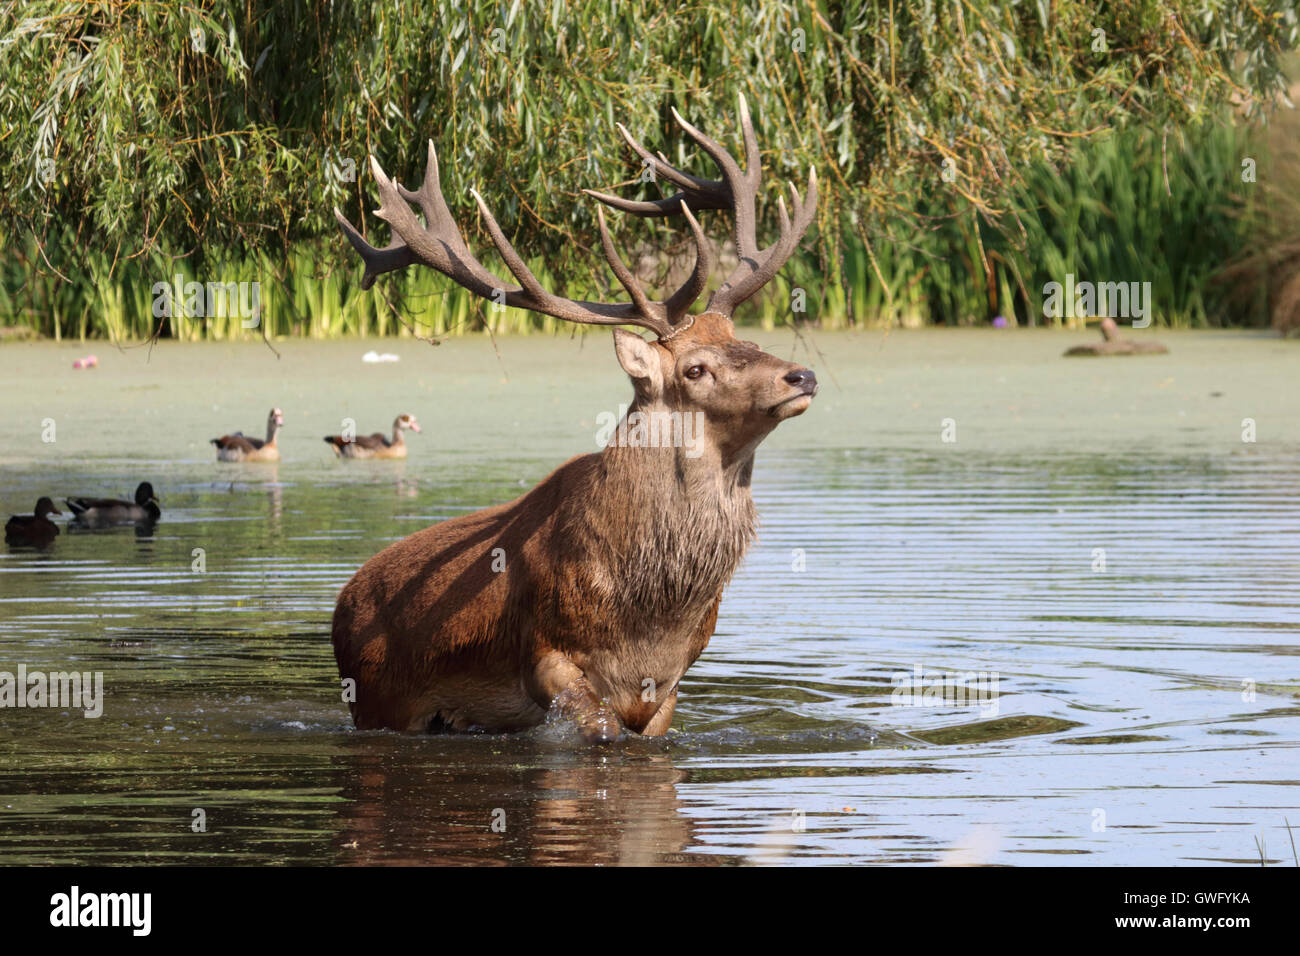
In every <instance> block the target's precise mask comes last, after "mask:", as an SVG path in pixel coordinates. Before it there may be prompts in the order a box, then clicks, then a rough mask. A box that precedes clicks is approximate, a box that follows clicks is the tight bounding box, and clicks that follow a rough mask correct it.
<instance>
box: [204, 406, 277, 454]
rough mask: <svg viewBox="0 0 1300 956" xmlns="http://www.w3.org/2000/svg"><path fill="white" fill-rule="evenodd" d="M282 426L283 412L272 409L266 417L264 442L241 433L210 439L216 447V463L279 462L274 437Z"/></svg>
mask: <svg viewBox="0 0 1300 956" xmlns="http://www.w3.org/2000/svg"><path fill="white" fill-rule="evenodd" d="M283 424H284V412H282V411H280V409H278V408H273V409H271V414H269V415H268V416H267V417H266V441H262V440H261V439H260V438H249V437H248V436H246V435H245V434H244V433H243V432H235V433H234V434H233V435H222V436H221V437H220V438H213V439H211V441H212V444H214V445H216V446H217V461H279V460H280V449H279V448H277V447H276V444H275V436H276V435H277V434H278V433H279V431H280V427H281V426H282V425H283Z"/></svg>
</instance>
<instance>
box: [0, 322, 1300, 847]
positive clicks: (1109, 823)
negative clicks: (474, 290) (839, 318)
mask: <svg viewBox="0 0 1300 956" xmlns="http://www.w3.org/2000/svg"><path fill="white" fill-rule="evenodd" d="M760 338H761V340H762V341H763V343H764V344H765V345H767V346H769V347H771V348H773V350H775V351H778V352H779V353H780V354H783V355H789V354H791V352H792V350H793V352H794V354H795V355H796V356H797V357H798V358H799V359H800V360H801V361H809V362H810V363H811V364H812V365H814V367H816V368H817V370H818V374H819V378H820V379H821V380H822V382H823V383H824V385H823V390H822V393H821V395H820V396H819V397H818V399H817V401H816V402H815V403H814V405H813V407H812V409H811V410H810V411H809V412H808V413H807V414H806V415H804V416H803V417H802V418H799V419H795V420H793V421H791V422H788V423H785V424H783V425H782V426H781V427H780V429H778V431H777V433H776V434H775V435H774V436H773V437H772V438H771V439H770V440H769V441H768V443H767V444H766V445H765V446H764V447H763V448H762V449H761V450H760V453H759V461H758V467H757V470H756V476H755V483H754V495H755V498H756V500H757V503H758V507H759V511H760V514H761V516H762V530H761V539H760V541H759V543H758V545H757V546H756V547H755V548H754V550H753V551H751V553H750V555H749V557H748V558H747V560H746V563H745V564H744V566H743V567H742V569H741V571H740V572H739V573H738V574H737V576H736V578H735V580H734V581H733V583H732V585H731V587H730V589H729V590H728V592H727V595H726V597H725V599H724V601H723V606H722V614H721V617H720V619H719V623H718V629H717V633H716V634H715V636H714V638H713V642H712V643H711V645H710V646H709V648H708V650H707V651H706V653H705V654H704V656H703V657H702V658H701V660H700V661H699V662H698V663H697V664H696V665H695V667H694V668H692V669H691V671H690V672H689V673H688V675H687V677H686V679H685V681H684V682H683V686H682V693H681V700H680V704H679V707H678V711H677V718H676V720H675V722H674V728H673V732H672V733H671V734H670V736H669V737H668V738H667V739H666V740H663V741H652V740H631V741H628V742H626V743H622V744H619V745H615V746H612V747H609V748H605V749H592V748H587V747H583V746H581V745H580V744H577V743H576V742H575V741H574V740H573V739H572V737H571V736H570V735H569V734H567V733H566V731H565V729H564V728H563V727H548V728H544V729H542V730H539V731H536V732H533V733H530V734H524V735H519V736H516V737H445V736H419V735H400V734H393V733H358V732H356V731H354V730H352V729H351V727H350V723H349V719H348V716H347V711H346V708H345V706H344V705H343V703H342V702H341V699H340V690H339V684H338V679H337V678H338V675H337V671H336V669H335V665H334V660H333V656H332V652H331V650H330V645H329V636H328V626H329V619H330V614H331V612H332V609H333V602H334V597H335V595H336V593H337V591H338V589H339V588H340V587H341V586H342V584H343V583H344V582H345V581H346V580H347V578H348V577H349V576H350V575H351V573H352V572H353V571H355V569H356V568H357V567H358V566H359V565H360V564H361V563H362V562H363V561H365V560H366V559H367V558H369V557H370V556H371V555H373V554H374V553H375V552H377V551H378V550H379V549H380V548H382V547H383V546H384V545H385V544H386V543H388V542H390V541H393V540H395V539H397V538H399V537H401V536H403V535H405V534H408V533H410V532H413V531H415V530H417V529H419V528H422V527H424V526H426V525H428V524H431V523H433V522H436V521H440V520H443V519H446V518H449V517H452V516H454V515H457V514H461V513H463V512H465V511H468V510H473V509H476V508H479V507H483V506H485V505H488V504H492V503H496V502H500V501H503V500H507V499H509V498H511V497H514V496H516V495H517V494H519V493H521V492H522V491H524V490H526V489H527V488H528V487H530V486H532V485H533V484H534V483H535V482H537V481H538V480H539V479H541V478H542V477H544V476H545V474H546V473H547V472H548V471H549V470H550V469H551V468H553V467H554V466H555V465H557V464H559V463H560V462H561V461H563V460H564V459H565V458H566V457H568V456H569V455H572V454H577V453H580V452H585V451H588V450H594V448H595V438H594V435H595V432H596V428H597V425H596V418H597V416H598V415H599V413H600V412H602V411H605V410H609V411H614V410H616V409H617V406H618V404H619V403H620V402H624V401H626V400H627V397H628V394H629V388H628V386H627V384H626V380H625V379H624V378H623V377H622V376H621V373H620V372H619V371H618V368H617V365H616V363H615V360H614V357H613V354H612V352H613V350H612V348H610V347H609V343H608V340H607V338H606V336H605V335H603V334H601V335H590V336H587V337H586V338H585V340H582V341H579V340H569V339H546V338H540V337H537V338H517V339H506V340H502V341H500V342H498V343H497V345H498V348H497V349H494V348H493V346H492V344H491V343H489V342H487V341H480V340H472V341H469V340H467V341H453V342H449V343H446V344H444V345H442V346H440V347H438V348H431V347H429V346H426V345H422V344H411V343H407V342H402V343H387V344H385V345H384V349H385V350H388V351H395V352H398V353H399V354H400V355H401V356H402V360H401V362H400V363H397V364H392V365H382V366H371V365H363V364H362V363H361V361H360V356H361V354H362V353H363V352H364V351H367V350H368V349H370V348H371V347H373V343H362V342H357V343H347V342H344V343H326V344H316V343H293V342H289V343H282V344H279V345H278V346H277V347H278V348H279V349H280V351H281V353H282V357H281V358H279V359H277V358H276V357H275V356H274V355H272V354H271V353H270V352H269V351H268V350H267V349H266V348H265V347H264V346H260V345H241V346H224V345H184V346H177V345H162V346H160V347H159V348H157V349H156V350H154V352H153V354H152V356H151V357H150V356H149V355H148V354H147V353H146V352H145V351H144V350H133V351H129V352H125V353H120V352H117V351H116V350H114V349H112V348H111V347H106V346H104V345H103V343H98V344H97V345H96V347H95V349H94V351H96V352H97V353H98V355H99V357H100V361H101V365H100V367H99V368H98V369H94V370H90V371H74V370H73V369H72V368H71V364H72V360H73V359H74V358H75V357H77V356H78V355H81V354H84V353H85V352H87V351H90V349H88V348H86V347H84V346H82V347H77V346H54V345H9V346H5V347H3V348H0V373H2V376H0V378H2V380H3V384H0V411H2V412H3V415H2V416H0V466H2V468H3V489H2V490H3V505H4V507H5V508H6V509H7V511H6V514H7V513H8V512H16V511H30V509H31V507H32V505H33V504H34V502H35V499H36V498H37V497H38V496H39V495H40V494H50V495H52V496H58V497H60V498H61V497H62V496H64V495H71V494H114V495H127V494H129V492H130V491H131V490H132V489H133V488H134V486H135V484H136V482H137V481H139V480H141V479H147V480H150V481H152V482H153V484H154V486H155V487H156V488H157V489H158V492H159V495H160V497H161V498H162V503H163V509H164V519H163V521H162V523H161V524H159V525H158V527H157V528H156V529H155V531H154V533H153V534H152V535H144V536H137V535H136V534H134V533H133V532H132V531H131V530H130V529H126V530H122V531H115V532H107V533H70V532H66V531H65V533H64V534H62V535H61V536H60V537H59V538H58V540H57V541H56V543H55V544H54V546H53V547H52V548H51V549H49V550H48V551H46V552H34V551H25V550H21V549H6V550H5V551H3V552H0V670H9V671H15V670H16V669H17V667H18V665H19V664H26V665H27V667H28V668H29V669H30V670H67V669H76V670H81V671H102V672H103V675H104V683H105V702H104V714H103V716H102V717H101V718H99V719H86V718H84V717H83V716H81V714H80V712H79V711H73V710H68V709H58V710H50V709H47V710H31V709H23V710H16V709H7V710H0V766H2V768H3V771H4V772H3V778H2V782H0V862H4V863H37V862H40V863H50V862H55V863H134V862H144V861H148V862H177V863H322V864H351V863H436V862H484V863H487V862H535V863H536V862H548V863H549V862H575V863H578V862H581V863H606V864H615V863H640V864H645V863H671V864H722V863H746V862H795V863H815V862H830V863H861V862H868V863H934V862H940V861H949V862H963V861H966V862H991V863H997V864H1024V863H1033V864H1042V863H1067V864H1080V863H1082V864H1089V865H1130V864H1177V863H1186V862H1212V863H1237V864H1252V865H1258V864H1259V862H1260V860H1261V856H1262V857H1263V858H1264V859H1265V860H1266V861H1268V862H1271V863H1274V864H1282V863H1285V864H1288V865H1289V864H1292V863H1293V855H1292V849H1291V844H1290V839H1289V837H1288V833H1287V830H1286V827H1285V821H1286V820H1287V819H1288V818H1289V820H1290V822H1291V824H1292V825H1293V826H1296V825H1300V810H1297V805H1298V802H1300V801H1298V799H1297V798H1298V796H1300V791H1298V790H1297V788H1298V787H1300V763H1298V762H1297V757H1298V756H1300V753H1298V751H1297V730H1298V729H1300V724H1298V722H1297V716H1298V715H1300V701H1298V700H1297V691H1298V690H1300V660H1298V659H1297V650H1296V636H1297V627H1298V626H1300V596H1298V595H1300V590H1298V587H1297V586H1298V585H1300V502H1298V501H1297V494H1296V491H1297V487H1298V481H1300V459H1298V458H1297V455H1298V453H1300V385H1298V384H1297V382H1300V374H1297V368H1300V354H1298V353H1297V348H1298V347H1300V346H1297V344H1295V343H1284V342H1279V341H1276V340H1274V339H1271V338H1266V337H1259V336H1253V335H1233V334H1224V333H1197V334H1193V333H1183V334H1173V333H1164V334H1162V335H1161V336H1160V338H1162V339H1163V340H1164V341H1166V342H1168V343H1169V344H1170V346H1171V349H1172V354H1171V355H1169V356H1166V357H1153V358H1121V359H1109V360H1088V359H1084V360H1075V359H1071V360H1066V359H1062V358H1060V357H1059V356H1060V353H1061V351H1063V350H1064V348H1065V347H1066V346H1067V345H1069V344H1074V343H1075V342H1077V341H1080V340H1083V341H1086V340H1088V339H1090V338H1091V335H1087V334H1074V335H1061V334H1054V333H1045V332H1044V333H1037V332H1016V333H994V332H941V331H936V332H925V333H915V332H913V333H894V334H892V335H888V336H886V335H882V334H881V333H864V334H856V335H855V334H835V335H833V334H829V333H827V334H817V335H816V336H815V337H814V338H813V340H812V343H811V344H812V345H813V346H814V347H815V349H816V350H819V351H814V352H812V353H809V352H808V350H807V347H806V346H805V345H803V344H800V343H799V342H797V341H796V340H795V339H794V338H793V337H791V336H788V335H785V336H783V335H779V334H770V335H765V336H760ZM271 405H280V406H282V407H283V408H284V411H285V417H286V422H287V424H286V428H285V431H284V432H283V434H282V439H281V446H282V449H283V453H284V457H285V460H284V461H283V462H281V463H280V464H279V465H278V466H266V465H260V466H259V465H223V464H218V463H216V462H215V461H213V460H212V458H213V455H212V449H211V446H210V445H207V444H206V441H207V439H208V438H210V437H213V436H216V435H219V434H222V433H224V432H227V431H230V430H233V429H236V428H239V429H243V430H245V431H248V432H250V433H252V432H256V433H260V431H261V428H262V423H263V422H264V421H265V418H266V411H267V409H268V408H269V407H270V406H271ZM403 411H410V412H413V413H415V414H416V415H417V416H418V417H419V418H420V420H421V421H422V422H423V423H424V424H425V432H424V433H423V434H421V435H416V436H413V437H411V438H410V444H411V449H412V454H411V458H410V459H409V460H408V461H406V462H404V463H386V462H337V461H334V460H333V458H332V455H331V452H330V451H329V449H328V448H327V447H326V446H325V445H324V443H323V442H321V441H320V436H322V435H324V434H326V433H329V432H337V431H338V430H339V428H340V425H341V420H342V419H343V418H354V419H355V420H356V421H357V423H358V427H359V428H360V430H361V431H363V432H369V431H372V430H376V429H382V430H387V428H388V426H389V423H391V421H392V419H393V418H394V417H395V416H396V415H397V414H398V413H399V412H403ZM1246 418H1250V419H1253V420H1254V423H1255V428H1256V439H1257V440H1256V441H1255V442H1243V441H1242V432H1243V419H1246ZM47 419H49V420H52V422H53V425H54V428H55V434H54V437H55V441H53V442H44V441H42V434H43V432H48V425H49V423H48V422H47V421H46V420H47ZM944 419H952V422H951V423H950V424H949V426H948V428H949V437H953V430H955V438H956V441H955V442H945V441H943V440H942V439H943V437H944V436H943V431H944ZM46 437H49V436H48V434H47V435H46ZM195 549H203V550H202V559H203V561H204V563H205V564H206V569H205V570H203V571H202V572H199V571H196V570H194V566H195V562H196V560H197V557H196V553H195ZM1099 549H1100V550H1099ZM1103 562H1104V565H1103ZM918 667H919V668H922V669H923V673H924V674H925V675H927V676H931V675H939V676H942V675H944V674H954V673H958V674H960V673H968V672H976V673H983V674H986V675H995V676H996V678H997V684H996V687H995V688H994V689H993V692H992V693H991V694H989V695H987V696H986V697H985V698H984V699H978V700H974V701H968V702H967V703H966V704H965V705H964V706H951V705H946V706H904V705H900V703H899V702H898V701H896V700H895V699H894V696H893V694H892V692H893V691H894V689H895V686H896V685H895V680H896V678H897V675H899V674H913V673H915V669H916V668H918ZM196 810H202V811H203V816H204V817H205V822H206V832H194V821H195V819H196V814H195V811H196Z"/></svg>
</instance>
